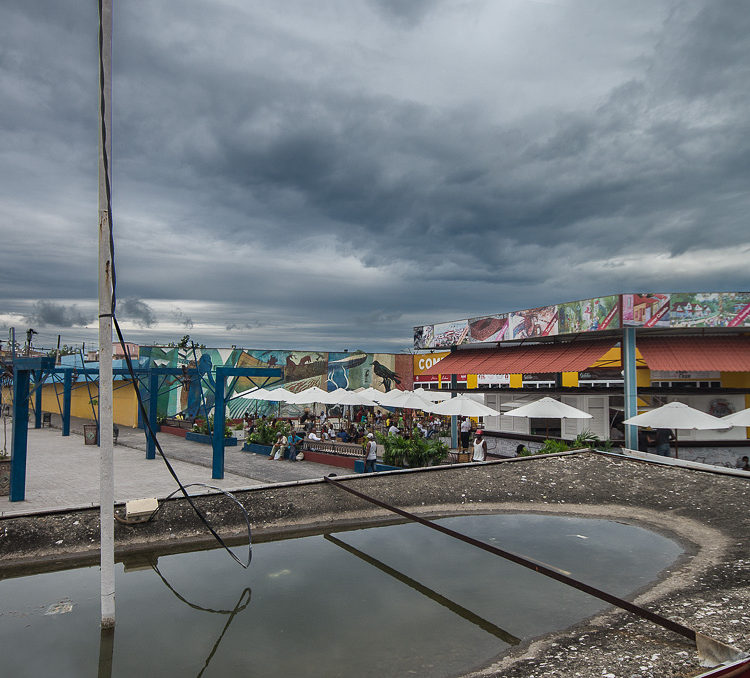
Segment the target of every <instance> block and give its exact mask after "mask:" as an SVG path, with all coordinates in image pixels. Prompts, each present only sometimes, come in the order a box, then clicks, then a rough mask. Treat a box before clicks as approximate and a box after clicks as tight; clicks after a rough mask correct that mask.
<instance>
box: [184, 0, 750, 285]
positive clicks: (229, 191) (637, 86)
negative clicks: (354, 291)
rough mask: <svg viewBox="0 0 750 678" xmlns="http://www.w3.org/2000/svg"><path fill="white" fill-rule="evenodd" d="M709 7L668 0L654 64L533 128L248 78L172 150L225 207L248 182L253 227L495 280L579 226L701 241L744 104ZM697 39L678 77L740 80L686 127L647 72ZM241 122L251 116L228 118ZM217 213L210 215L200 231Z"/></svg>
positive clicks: (370, 257)
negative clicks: (673, 217)
mask: <svg viewBox="0 0 750 678" xmlns="http://www.w3.org/2000/svg"><path fill="white" fill-rule="evenodd" d="M722 11H723V12H724V13H729V14H730V15H731V10H729V9H728V8H724V9H723V10H722V8H721V7H720V6H718V7H717V6H714V7H709V8H706V9H704V10H703V11H702V12H700V13H698V14H696V15H694V16H691V17H690V20H689V21H685V20H684V19H683V17H682V15H680V14H679V13H675V14H673V15H672V16H671V17H670V18H669V20H668V22H667V24H666V25H665V27H664V32H663V36H662V48H661V49H662V50H663V51H669V52H670V54H672V57H671V58H670V59H667V62H668V63H666V64H665V63H662V62H658V63H657V61H656V59H657V58H658V57H659V53H658V52H657V53H656V54H655V56H654V57H653V61H652V63H651V64H649V65H648V68H646V69H645V75H644V76H643V77H642V78H641V79H640V80H637V81H633V82H631V83H629V84H627V85H624V86H621V87H618V88H615V89H614V90H613V91H612V93H611V94H610V95H609V96H608V97H607V99H606V100H605V101H604V102H603V103H602V105H601V106H600V107H599V108H598V110H590V111H582V112H580V113H572V114H568V115H566V116H552V117H550V118H549V119H547V120H545V121H543V124H542V130H541V131H534V132H532V130H524V129H522V128H517V129H510V128H508V127H506V126H501V125H493V124H492V123H491V122H490V121H489V120H486V119H483V118H482V116H481V114H480V113H478V112H473V113H468V112H465V111H462V112H461V115H458V114H457V113H456V112H455V111H450V110H448V111H436V110H431V109H430V108H428V107H426V106H421V105H418V104H415V103H412V102H405V101H398V100H395V99H393V98H391V97H380V98H377V97H373V96H367V95H363V94H361V93H358V92H353V93H352V92H341V91H335V90H334V89H328V90H326V89H319V88H312V87H307V86H305V85H299V83H296V85H297V86H295V87H294V88H291V87H286V88H285V87H282V86H281V85H280V84H279V83H278V82H275V83H272V84H271V83H269V82H268V81H267V80H265V78H263V77H258V78H252V77H251V78H250V79H249V80H248V81H246V82H245V83H243V87H242V88H241V89H240V90H238V91H235V92H233V95H234V96H233V97H231V98H229V99H225V100H223V107H222V108H223V111H222V115H220V116H218V117H217V118H215V119H214V121H213V123H209V125H208V126H207V127H205V128H204V130H203V131H204V132H205V135H206V137H205V139H203V140H202V141H201V143H200V144H197V143H196V144H192V143H190V141H189V140H185V145H184V146H181V147H179V148H177V149H175V151H176V152H177V154H178V156H177V157H176V158H175V161H176V162H177V163H178V164H179V163H184V164H186V165H187V166H188V167H198V166H199V165H201V163H203V167H205V168H206V169H209V170H210V174H211V176H212V177H213V179H214V186H215V189H214V186H211V185H207V186H205V187H204V188H205V190H206V191H208V192H212V191H215V193H214V199H213V200H210V201H209V203H213V202H216V201H218V200H220V199H221V198H220V196H222V197H223V198H224V199H225V200H226V199H227V198H228V200H229V203H228V204H229V206H230V207H232V206H234V208H235V209H236V210H237V215H238V217H239V213H240V212H241V210H242V204H243V203H245V202H246V201H247V200H248V198H249V197H250V196H251V197H250V199H251V200H253V201H256V200H257V201H258V203H260V209H261V211H266V212H267V213H269V214H273V215H274V219H275V221H276V227H275V228H274V229H273V230H269V231H267V232H265V233H263V232H256V233H255V234H254V235H255V237H257V238H259V239H260V240H261V241H265V242H270V241H272V240H273V239H276V238H278V237H279V236H281V237H283V238H285V239H291V240H295V239H299V238H302V237H304V236H305V233H306V232H307V231H308V229H310V228H312V229H313V230H315V231H316V232H317V233H318V234H319V235H321V231H320V229H323V232H324V233H326V235H327V236H329V237H333V238H336V239H337V240H338V241H339V242H340V247H341V248H342V250H343V251H347V252H356V253H357V254H358V256H359V257H360V258H362V259H363V260H364V261H367V262H368V264H370V265H375V266H378V265H383V264H387V263H392V262H398V261H400V262H404V263H406V262H412V261H413V260H414V258H415V252H416V251H419V252H420V253H421V254H422V255H423V256H424V257H426V258H430V257H434V256H439V255H441V254H444V253H445V251H446V250H448V251H451V252H453V253H455V254H452V256H456V257H457V258H458V259H464V260H465V261H463V262H461V263H463V264H465V267H466V269H468V270H470V271H471V275H475V276H479V277H481V276H499V277H500V279H501V280H502V277H503V273H502V271H500V272H498V268H499V267H502V266H503V265H504V264H505V263H506V262H507V259H508V257H509V255H511V254H512V252H513V251H514V249H516V248H517V247H518V246H520V245H523V244H525V243H531V242H536V243H544V244H545V245H546V246H547V247H555V246H560V245H562V244H565V243H567V242H570V241H571V240H574V239H576V238H577V237H578V236H579V235H584V236H586V242H587V244H588V245H589V246H596V245H597V244H598V249H599V252H600V253H601V254H603V253H604V252H605V251H607V250H611V249H619V248H622V247H624V248H626V249H633V248H634V247H635V246H637V245H636V243H638V242H639V241H640V240H641V238H643V237H646V236H648V238H649V240H650V241H651V243H652V244H657V245H658V246H660V247H668V248H669V249H670V251H673V252H679V251H682V250H683V248H684V247H686V246H688V243H692V244H693V246H694V245H695V244H698V243H701V242H707V239H708V237H709V236H708V235H707V232H706V230H705V228H704V227H703V219H705V218H706V217H707V216H708V215H709V214H711V213H712V212H713V210H714V207H715V206H717V205H721V204H722V203H723V202H724V201H725V199H726V196H727V194H736V191H737V189H738V187H740V186H742V185H743V184H744V185H747V179H748V175H747V171H748V167H747V162H744V163H743V160H742V159H743V158H745V157H746V154H747V148H748V142H747V138H748V137H747V135H746V134H745V132H746V130H745V129H743V128H742V126H741V125H740V126H738V123H740V122H741V119H744V113H743V111H744V110H745V107H746V104H747V101H746V98H747V92H746V87H742V86H741V85H742V74H743V73H744V72H745V70H746V68H747V63H748V54H750V51H748V50H742V49H739V50H738V49H737V42H738V41H739V42H740V44H744V43H745V42H746V41H747V39H746V37H745V34H744V32H743V31H744V28H743V21H739V22H737V23H734V24H731V22H728V21H726V20H724V21H722V20H721V19H720V18H718V17H717V18H714V19H713V20H711V21H708V22H706V14H707V13H708V14H711V15H715V14H719V13H721V12H722ZM706 24H707V25H708V26H710V27H717V26H718V27H721V28H722V30H724V28H726V29H727V31H728V39H726V40H715V39H713V38H712V37H706V36H704V35H703V33H705V31H706ZM727 31H725V38H726V37H727ZM707 41H708V42H710V43H711V44H712V50H711V53H710V55H705V54H704V56H710V57H711V58H710V59H707V60H706V61H702V62H699V61H696V62H695V63H694V64H693V68H692V71H693V73H692V74H691V76H690V79H691V81H694V82H701V81H702V79H703V76H702V75H701V73H711V72H712V70H713V68H714V65H715V64H719V65H720V66H721V67H722V69H721V73H722V78H723V79H724V84H723V89H722V91H723V90H724V89H727V90H732V91H737V90H740V91H741V92H743V94H742V96H741V97H740V98H739V100H737V97H736V95H733V96H732V97H729V98H727V99H726V100H720V101H714V102H713V104H714V108H715V113H716V115H717V117H719V118H723V120H717V121H716V123H715V124H712V125H708V126H705V125H701V126H699V127H698V126H696V124H695V123H696V122H697V121H695V120H694V119H693V118H692V116H690V114H689V111H685V112H684V115H681V114H677V115H675V114H674V112H673V111H671V110H670V109H671V107H673V106H680V105H683V104H685V103H686V102H684V101H683V99H682V98H681V95H680V94H679V92H678V93H675V94H673V95H671V96H665V93H664V91H663V90H662V88H661V83H662V81H664V80H665V79H668V78H669V73H670V71H671V70H678V71H679V72H680V73H683V70H682V63H681V62H680V61H679V59H678V57H680V56H681V55H682V54H684V53H688V54H689V53H691V46H692V45H693V44H701V43H705V42H707ZM722 45H723V47H722ZM730 63H734V65H735V66H734V69H733V70H731V71H730V70H729V69H728V64H730ZM670 64H671V65H670ZM657 65H658V68H657ZM659 69H661V71H660V70H659ZM663 71H666V72H663ZM290 84H291V83H290ZM712 92H713V89H712V90H710V91H709V92H705V93H704V92H703V90H699V91H698V92H694V93H693V96H697V97H700V96H704V97H713V94H712ZM218 98H219V90H218V89H217V91H216V93H215V94H211V92H210V91H209V90H206V96H205V99H206V100H211V101H215V100H217V99H218ZM259 101H262V102H263V105H259V104H258V103H257V102H259ZM689 103H690V104H691V105H693V106H698V105H699V104H700V100H699V101H695V100H693V101H691V102H689ZM342 112H343V115H342ZM268 119H272V120H273V126H272V130H270V131H269V130H267V129H264V121H266V120H268ZM227 123H229V124H227ZM256 128H257V129H259V130H260V129H263V130H264V131H263V132H262V133H260V132H259V133H252V132H251V133H247V132H244V131H243V130H252V129H256ZM655 177H658V181H655V180H654V179H655ZM217 178H220V179H221V181H220V182H217V181H216V179H217ZM232 196H236V197H237V199H235V200H233V199H232ZM290 202H292V203H295V202H296V203H297V204H298V212H295V211H294V210H290V209H289V203H290ZM675 204H678V205H679V207H680V210H681V211H683V212H684V213H685V214H687V218H686V222H685V223H683V224H682V225H681V227H680V229H679V233H674V232H672V231H670V229H669V228H668V226H666V225H665V224H664V223H663V219H664V216H665V215H664V214H663V212H671V211H672V210H673V209H674V206H675ZM743 208H744V204H743V202H740V203H739V204H737V205H736V213H734V214H729V215H727V217H728V218H729V219H730V220H731V221H730V222H729V223H727V222H726V221H724V223H725V224H726V226H725V228H726V230H727V231H728V232H730V233H731V232H736V229H737V227H738V226H739V219H740V217H741V214H742V211H743ZM302 212H304V214H305V218H304V219H303V218H301V216H300V213H302ZM613 218H624V219H626V220H627V222H628V228H627V229H617V230H615V229H611V228H608V227H607V222H608V221H610V220H612V219H613ZM310 224H312V227H311V225H310ZM226 228H228V225H225V224H216V225H214V233H217V232H218V233H220V232H221V231H222V230H224V229H226ZM488 245H489V246H488ZM479 253H481V256H480V255H479ZM417 266H418V267H423V266H422V265H421V264H420V263H419V262H417ZM442 274H443V275H445V272H444V271H443V272H442ZM448 275H449V276H451V274H450V273H448ZM457 275H458V279H460V278H461V274H460V273H458V274H457ZM452 279H454V278H452Z"/></svg>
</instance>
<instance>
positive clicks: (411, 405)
mask: <svg viewBox="0 0 750 678" xmlns="http://www.w3.org/2000/svg"><path fill="white" fill-rule="evenodd" d="M388 404H389V406H390V407H400V408H401V409H402V410H424V411H425V412H431V411H432V408H433V407H434V403H432V402H430V401H429V400H425V399H424V398H422V397H421V396H418V395H417V394H416V393H414V392H412V391H403V392H402V394H401V395H399V396H395V397H393V398H391V399H390V400H389V401H388Z"/></svg>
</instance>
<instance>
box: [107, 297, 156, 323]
mask: <svg viewBox="0 0 750 678" xmlns="http://www.w3.org/2000/svg"><path fill="white" fill-rule="evenodd" d="M117 317H118V318H124V319H126V320H132V321H134V322H135V323H136V325H139V326H140V327H151V326H152V325H154V324H155V323H156V315H155V314H154V310H153V309H152V308H151V307H150V306H149V305H148V304H147V303H146V302H144V301H141V300H140V299H133V298H130V299H122V300H120V301H119V303H118V304H117Z"/></svg>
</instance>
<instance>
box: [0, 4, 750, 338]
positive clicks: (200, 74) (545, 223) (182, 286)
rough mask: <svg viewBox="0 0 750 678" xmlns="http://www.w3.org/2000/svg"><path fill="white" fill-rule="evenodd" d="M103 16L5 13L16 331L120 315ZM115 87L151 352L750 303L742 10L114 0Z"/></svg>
mask: <svg viewBox="0 0 750 678" xmlns="http://www.w3.org/2000/svg"><path fill="white" fill-rule="evenodd" d="M88 10H90V8H88V7H87V6H85V4H79V5H75V6H73V7H68V6H64V7H63V6H61V5H59V4H58V3H51V2H43V3H41V5H40V4H39V3H31V4H30V5H29V4H28V3H21V2H7V3H4V4H3V7H2V8H1V9H0V96H2V98H3V101H4V106H3V111H4V114H3V119H2V122H1V123H0V159H1V161H0V180H1V181H0V229H1V231H0V235H1V236H2V243H3V253H4V254H3V266H2V267H0V301H2V302H3V306H4V307H5V308H0V329H2V328H3V327H5V326H7V325H9V324H13V323H15V322H18V323H19V325H20V324H21V322H22V319H23V318H29V317H33V314H34V311H33V309H34V308H35V306H34V304H35V303H37V302H38V301H39V300H45V301H49V300H51V301H53V302H56V303H58V305H65V306H67V307H70V305H71V304H73V303H77V304H78V306H79V307H80V308H89V306H90V305H91V304H93V300H94V298H95V296H96V242H95V239H96V195H95V192H96V185H97V179H96V143H97V140H96V124H97V121H96V103H97V99H96V97H97V93H96V77H97V71H96V68H97V64H96V51H95V50H96V40H95V38H96V16H95V15H92V12H91V11H88ZM32 46H33V48H32ZM114 71H115V73H114V105H113V108H114V129H113V139H114V214H115V234H116V236H115V237H116V247H117V251H116V262H117V271H118V285H119V289H118V292H119V296H120V298H121V299H124V300H126V301H121V302H120V306H119V312H120V314H121V317H122V318H123V319H124V320H126V321H128V320H130V321H132V323H134V324H130V323H129V331H130V332H132V333H133V336H134V337H136V338H137V339H138V340H146V341H147V340H149V339H161V340H164V341H169V340H173V339H174V338H175V337H176V336H177V335H178V334H179V336H182V334H184V330H185V329H190V330H191V334H192V335H193V336H194V338H196V340H198V341H200V342H201V343H210V344H217V345H231V344H236V345H245V346H249V345H255V346H261V345H268V346H280V347H281V346H293V347H299V348H305V347H308V348H321V349H327V348H331V349H339V348H342V347H345V346H346V347H350V348H351V347H355V346H361V347H362V348H366V349H379V348H382V349H389V350H390V349H400V348H403V347H405V346H408V344H409V342H410V336H411V326H412V325H413V324H419V323H421V322H432V321H440V320H447V319H450V318H456V317H469V316H473V315H479V314H484V313H492V312H499V311H503V310H510V309H514V308H523V307H529V306H537V305H543V304H548V303H556V302H562V301H566V300H570V299H577V298H585V297H588V296H596V295H600V294H609V293H616V292H623V291H634V290H655V291H658V290H664V291H669V290H685V291H690V290H717V291H718V290H732V289H747V288H750V273H748V271H747V267H746V265H745V263H744V261H745V260H746V256H747V249H748V248H749V247H750V236H749V235H748V231H747V226H746V214H747V213H748V210H749V208H750V197H749V196H750V193H749V192H748V188H747V187H748V186H750V134H749V133H748V132H749V131H750V130H749V129H748V128H749V127H750V123H749V122H748V117H747V110H748V109H749V108H750V87H749V86H748V83H749V82H750V12H747V11H746V7H745V4H744V3H743V2H742V1H741V0H735V1H733V0H727V1H724V2H713V1H712V0H688V1H685V2H681V1H677V0H674V1H673V0H654V1H651V0H648V1H646V0H638V1H634V2H632V3H626V4H619V3H618V4H611V3H597V4H595V5H592V4H591V3H590V2H583V1H582V0H581V1H577V0H571V1H566V2H563V1H562V0H544V1H542V0H536V1H532V0H503V1H502V2H481V1H479V0H476V1H474V0H465V1H462V2H455V3H445V2H439V3H436V2H408V3H400V2H390V1H389V0H362V1H361V2H343V1H333V0H332V1H330V2H324V3H314V4H310V3H304V2H291V3H284V4H283V6H276V5H273V4H269V3H260V2H243V3H239V2H233V1H230V0H225V1H223V2H219V3H208V2H205V1H204V0H200V1H199V0H188V1H187V2H185V3H183V4H182V5H181V9H180V12H179V13H177V14H176V15H175V13H174V8H173V6H172V5H171V4H170V3H165V2H156V3H154V2H145V1H141V2H134V3H118V4H117V5H116V8H115V37H114ZM62 317H63V318H65V316H64V315H63V316H62ZM92 317H93V316H92ZM16 319H18V320H17V321H16ZM64 326H65V325H63V324H60V327H64ZM89 332H90V334H88V335H86V336H88V337H89V338H90V339H93V338H94V337H95V330H93V329H91V330H89ZM81 337H82V338H83V337H84V334H83V331H82V330H81ZM177 338H179V337H177Z"/></svg>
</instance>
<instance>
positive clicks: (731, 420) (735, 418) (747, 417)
mask: <svg viewBox="0 0 750 678" xmlns="http://www.w3.org/2000/svg"><path fill="white" fill-rule="evenodd" d="M721 420H722V421H725V422H726V423H727V424H731V425H732V426H750V408H748V409H746V410H740V411H739V412H735V413H734V414H728V415H727V416H726V417H722V418H721Z"/></svg>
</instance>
